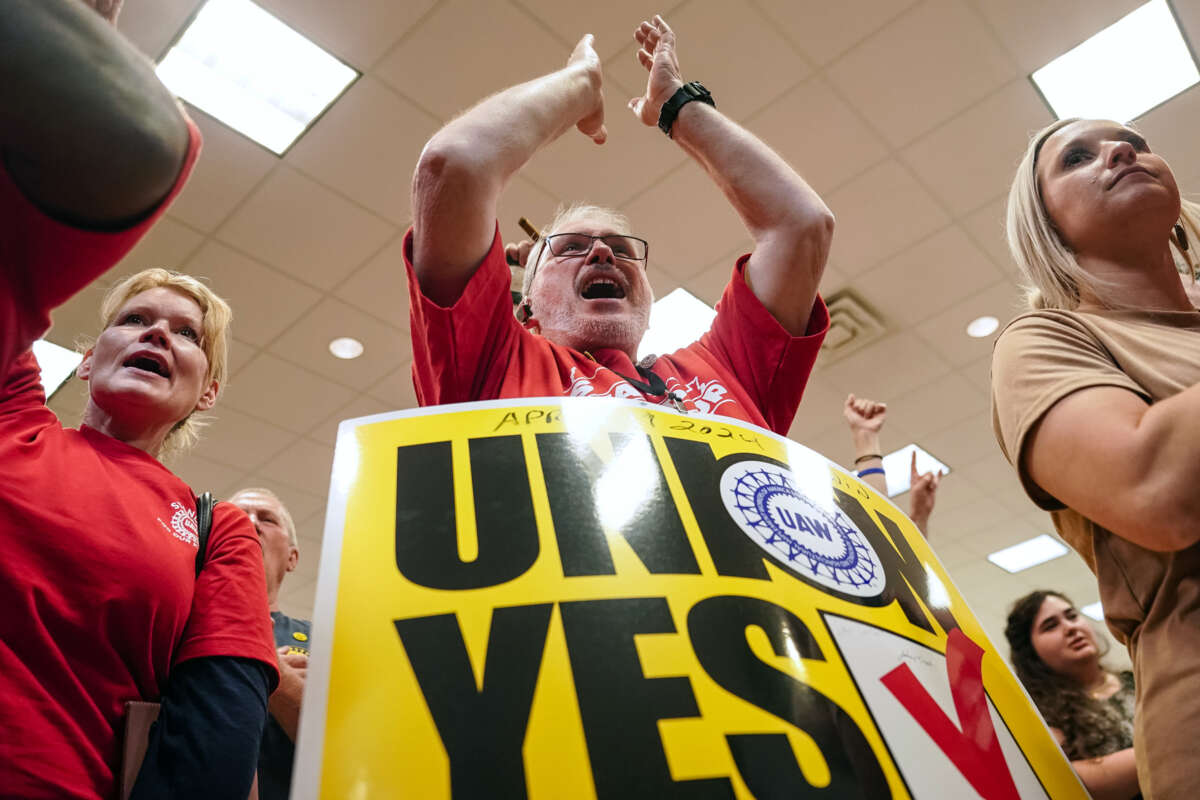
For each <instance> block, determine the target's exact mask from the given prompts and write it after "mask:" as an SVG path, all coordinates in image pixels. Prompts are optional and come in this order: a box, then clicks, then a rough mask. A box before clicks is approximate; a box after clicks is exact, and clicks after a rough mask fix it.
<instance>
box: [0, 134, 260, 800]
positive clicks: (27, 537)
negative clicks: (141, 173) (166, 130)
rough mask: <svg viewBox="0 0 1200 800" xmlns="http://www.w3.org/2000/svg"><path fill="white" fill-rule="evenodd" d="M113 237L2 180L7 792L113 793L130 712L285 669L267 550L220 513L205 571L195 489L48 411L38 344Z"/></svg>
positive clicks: (127, 240)
mask: <svg viewBox="0 0 1200 800" xmlns="http://www.w3.org/2000/svg"><path fill="white" fill-rule="evenodd" d="M190 130H191V145H190V148H189V153H188V157H187V161H186V163H185V165H184V168H183V170H182V171H181V173H180V175H179V178H178V181H177V184H176V186H175V188H174V189H173V190H172V192H171V195H170V196H169V197H168V198H167V200H166V201H164V202H163V204H162V207H160V208H159V209H158V211H157V212H156V213H155V214H153V215H152V216H151V217H150V218H149V219H146V220H144V221H143V222H141V223H139V224H138V225H136V226H135V227H133V228H131V229H129V230H126V231H122V232H117V233H96V232H87V231H82V230H78V229H74V228H71V227H69V226H66V225H63V224H61V223H58V222H55V221H54V220H52V219H50V218H48V217H47V216H46V215H44V214H43V213H41V212H40V211H38V210H37V209H36V208H35V207H34V206H32V205H31V204H30V203H29V202H28V201H27V200H26V199H25V198H24V196H22V195H21V193H20V192H19V191H18V190H17V189H16V187H15V186H13V184H12V182H11V180H10V179H9V178H8V176H7V175H6V174H4V173H3V171H2V170H0V215H2V219H3V223H2V224H0V280H2V284H0V355H2V356H3V360H2V361H0V366H2V367H3V371H2V372H0V795H2V796H5V797H10V796H13V797H22V798H51V797H53V798H109V797H112V796H115V792H116V789H115V782H114V771H115V770H116V769H117V767H118V764H119V758H120V741H121V732H122V729H123V727H122V726H123V721H122V718H123V714H124V704H125V701H127V700H137V699H151V700H152V699H157V698H158V697H159V696H160V695H161V693H162V691H163V689H164V687H165V685H166V682H167V678H168V676H169V674H170V671H171V668H172V667H173V666H174V665H175V664H179V663H181V662H183V661H186V660H188V659H192V658H200V657H204V656H241V657H246V658H254V659H258V660H260V661H262V662H264V663H265V664H268V665H269V666H270V668H271V669H272V670H274V669H275V653H274V647H273V639H272V634H271V621H270V617H269V615H268V609H267V599H266V578H265V575H264V573H263V566H262V551H261V549H260V547H259V544H258V538H257V536H256V535H255V532H254V528H253V526H252V525H251V524H250V521H249V519H248V518H247V517H246V516H245V514H243V513H242V512H241V511H240V510H238V509H237V508H235V507H233V506H231V505H229V504H225V503H222V504H220V505H218V506H217V507H216V509H215V511H214V514H213V527H212V533H211V536H210V539H209V544H208V558H207V560H206V563H205V567H204V570H203V572H202V573H201V575H200V578H199V579H197V578H196V577H195V572H194V568H195V567H194V564H195V557H196V517H195V497H194V495H193V494H192V491H191V489H190V488H189V487H188V486H187V484H185V483H184V482H183V481H182V480H180V479H179V478H177V477H175V475H173V474H172V473H171V472H170V470H168V469H167V468H166V467H164V466H163V465H162V464H161V463H159V462H158V461H157V460H155V459H154V458H153V457H151V456H149V455H147V454H146V453H144V452H143V451H141V450H138V449H136V448H134V447H131V446H129V445H127V444H124V443H123V442H120V441H118V440H116V439H113V438H111V437H109V436H106V435H104V434H102V433H99V432H98V431H95V430H92V429H90V428H87V427H84V428H83V429H82V430H72V429H64V428H63V427H62V425H61V424H59V421H58V419H57V418H56V417H55V415H54V414H53V413H52V412H51V411H50V410H49V409H47V408H46V405H45V395H44V392H43V390H42V386H41V382H40V376H39V371H38V366H37V362H36V360H35V359H34V357H33V354H32V352H29V346H30V344H31V342H32V341H33V339H34V337H36V336H37V335H39V334H40V333H41V332H42V331H43V330H44V329H45V328H46V325H47V323H48V313H47V312H48V311H49V309H50V307H51V306H52V305H53V304H55V303H58V302H61V301H62V300H64V299H66V298H67V297H68V296H70V294H71V293H72V292H74V291H76V290H78V289H79V288H81V287H83V286H85V285H87V283H88V282H89V281H90V280H92V279H93V278H95V277H96V276H98V275H100V274H101V273H102V272H104V271H105V270H106V269H108V268H109V267H110V266H112V265H113V264H114V263H115V262H116V261H117V260H119V259H120V258H121V257H122V256H123V255H124V254H125V253H126V252H127V251H128V250H129V248H130V247H132V246H133V244H134V243H135V242H136V241H137V240H138V238H139V237H140V236H141V235H142V234H143V233H145V231H146V230H147V229H148V228H149V227H150V225H151V224H152V223H153V221H154V219H155V218H157V217H158V216H159V215H160V214H161V213H162V210H163V208H165V207H166V205H167V203H168V202H170V200H171V199H172V198H173V197H174V195H175V194H177V193H178V191H179V189H180V188H181V187H182V186H183V183H184V180H185V179H186V177H187V175H188V173H189V172H190V171H191V167H192V165H193V164H194V162H195V158H196V155H197V153H198V151H199V146H200V139H199V131H198V130H197V129H196V128H195V126H190Z"/></svg>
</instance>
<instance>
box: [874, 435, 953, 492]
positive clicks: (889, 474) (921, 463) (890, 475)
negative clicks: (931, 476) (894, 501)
mask: <svg viewBox="0 0 1200 800" xmlns="http://www.w3.org/2000/svg"><path fill="white" fill-rule="evenodd" d="M914 451H915V452H916V454H917V471H918V472H920V473H921V474H922V475H924V474H925V473H926V472H937V471H938V470H941V471H942V472H945V473H949V472H950V467H948V466H947V465H946V464H944V463H942V461H940V460H939V459H938V458H937V457H936V456H934V455H932V454H931V453H928V452H926V451H925V450H922V449H921V446H920V445H917V444H910V445H905V446H904V447H901V448H900V449H899V450H895V451H893V452H891V453H888V454H887V455H886V456H884V457H883V472H884V477H885V478H886V479H887V492H888V497H895V496H896V495H898V494H904V493H905V492H907V491H908V490H909V489H910V488H911V484H912V482H911V478H912V476H911V474H910V472H911V470H912V454H913V452H914Z"/></svg>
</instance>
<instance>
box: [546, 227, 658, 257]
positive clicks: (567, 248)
mask: <svg viewBox="0 0 1200 800" xmlns="http://www.w3.org/2000/svg"><path fill="white" fill-rule="evenodd" d="M596 240H600V241H602V242H604V244H605V245H606V246H607V247H608V249H609V250H611V251H612V254H613V258H619V259H621V260H622V261H641V262H643V263H644V262H645V261H646V256H647V255H648V254H649V251H650V245H649V244H648V243H647V242H646V240H645V239H639V238H638V237H636V236H626V235H624V234H617V233H614V234H609V235H608V236H591V235H589V234H586V233H556V234H553V235H551V236H547V237H546V246H547V247H549V248H550V252H551V253H553V254H554V255H556V256H558V257H559V258H583V257H585V256H587V254H588V253H590V252H592V247H593V245H595V243H596Z"/></svg>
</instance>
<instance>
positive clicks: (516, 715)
mask: <svg viewBox="0 0 1200 800" xmlns="http://www.w3.org/2000/svg"><path fill="white" fill-rule="evenodd" d="M553 610H554V606H553V605H551V604H548V603H547V604H542V605H530V606H512V607H508V608H497V609H495V610H494V611H493V612H492V625H491V630H490V632H489V633H488V646H487V656H486V658H485V659H484V662H483V689H482V690H480V689H477V688H476V683H475V673H474V672H473V671H472V670H471V661H470V658H469V657H468V655H467V648H466V645H465V644H464V643H463V638H462V631H461V630H460V629H459V626H458V618H457V617H455V616H454V615H453V614H441V615H439V616H434V617H418V618H416V619H398V620H395V623H394V624H395V626H396V633H398V634H399V635H400V642H401V643H402V644H403V645H404V651H405V652H406V653H407V654H408V660H409V662H411V663H412V668H413V673H414V674H416V676H417V683H418V684H420V686H421V692H422V693H423V694H424V695H425V702H426V704H428V706H429V713H430V714H431V715H432V716H433V722H434V724H435V725H436V726H437V730H438V735H439V736H441V737H442V745H443V746H445V748H446V754H447V755H448V756H449V757H450V794H451V797H453V798H454V800H464V799H468V798H489V799H490V798H493V797H512V798H524V797H526V786H525V761H524V757H523V752H524V748H525V732H526V729H527V727H528V725H529V709H530V706H531V705H532V703H533V692H534V687H535V686H536V685H537V677H538V670H539V668H540V666H541V663H542V651H543V650H544V649H545V647H546V631H547V629H548V628H549V626H550V613H551V612H552V611H553ZM414 767H415V765H414Z"/></svg>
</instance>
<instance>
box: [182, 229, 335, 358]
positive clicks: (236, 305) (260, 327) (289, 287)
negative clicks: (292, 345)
mask: <svg viewBox="0 0 1200 800" xmlns="http://www.w3.org/2000/svg"><path fill="white" fill-rule="evenodd" d="M187 272H188V273H189V274H190V275H194V276H196V277H203V278H205V279H206V280H208V282H209V283H210V284H211V285H212V287H213V290H214V291H216V292H217V293H218V294H219V295H221V296H222V297H224V298H225V300H226V302H228V303H229V305H230V307H231V308H232V309H233V330H234V332H235V333H236V334H237V337H238V338H239V339H241V340H243V341H244V342H247V343H249V344H252V345H254V346H256V347H261V346H263V345H265V344H267V343H268V342H270V341H271V340H272V339H274V338H275V337H276V336H278V335H279V334H280V333H282V332H283V331H284V330H285V329H286V328H287V327H288V326H289V325H291V324H292V323H293V322H294V321H295V320H296V319H298V318H299V317H300V316H301V315H302V314H304V313H305V312H307V311H308V310H309V309H311V308H312V307H313V306H314V305H315V304H316V302H317V300H318V299H320V297H321V294H320V293H319V292H318V291H316V290H315V289H313V288H311V287H309V286H305V285H304V284H302V283H300V282H299V281H297V280H296V279H295V278H293V277H291V276H289V275H286V274H284V273H282V272H279V271H278V270H275V269H272V268H271V267H268V266H264V265H263V264H260V263H259V262H257V261H255V260H253V259H251V258H248V257H246V256H244V255H242V254H241V253H238V252H237V251H235V250H233V249H231V248H229V247H228V246H226V245H224V244H221V243H220V242H218V241H217V240H216V239H209V240H208V241H207V242H205V244H204V245H203V246H202V247H201V248H200V250H198V251H197V252H196V254H195V255H194V256H192V257H191V259H189V260H188V263H187Z"/></svg>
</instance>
